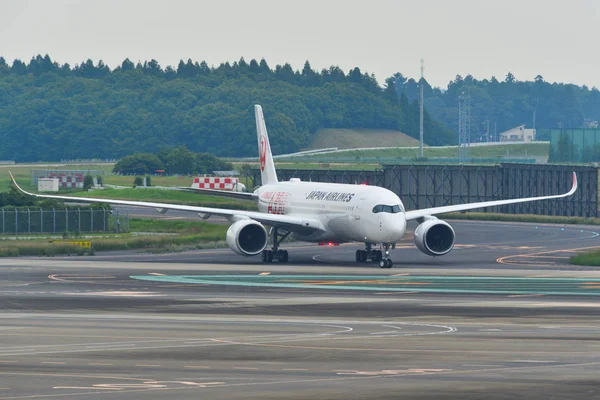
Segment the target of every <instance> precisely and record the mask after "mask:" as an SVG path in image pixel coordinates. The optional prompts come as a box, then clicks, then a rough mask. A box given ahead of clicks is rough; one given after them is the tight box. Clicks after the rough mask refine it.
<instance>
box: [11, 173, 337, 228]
mask: <svg viewBox="0 0 600 400" xmlns="http://www.w3.org/2000/svg"><path fill="white" fill-rule="evenodd" d="M9 175H10V179H11V180H12V183H13V185H15V187H16V188H17V189H18V190H19V191H21V192H22V193H24V194H26V195H28V196H34V197H38V198H43V199H57V200H65V201H75V202H85V203H106V204H113V205H117V206H134V207H148V208H156V210H157V211H158V212H160V213H164V212H166V211H167V210H178V211H189V212H195V213H197V214H198V215H199V216H200V217H201V218H203V219H207V218H208V217H210V216H211V215H217V216H222V217H225V218H227V219H228V220H229V221H230V222H235V221H237V220H240V219H252V220H254V221H257V222H260V223H261V224H265V225H268V226H272V227H276V228H282V229H284V230H287V231H291V232H298V231H299V232H314V231H324V230H325V227H324V226H323V224H322V223H321V221H319V220H318V219H316V218H304V217H295V216H291V215H279V214H266V213H261V212H258V211H243V210H227V209H222V208H212V207H197V206H186V205H181V204H168V203H154V202H147V201H131V200H113V199H100V198H92V197H72V196H55V195H49V194H34V193H29V192H27V191H25V190H23V189H22V188H21V187H20V186H19V185H18V184H17V182H16V181H15V178H14V177H13V175H12V173H11V172H9Z"/></svg>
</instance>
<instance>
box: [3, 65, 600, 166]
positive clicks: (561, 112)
mask: <svg viewBox="0 0 600 400" xmlns="http://www.w3.org/2000/svg"><path fill="white" fill-rule="evenodd" d="M423 85H424V94H425V118H424V120H425V129H424V132H425V143H426V144H429V145H447V144H456V142H457V135H456V132H457V129H458V99H459V96H461V95H463V94H465V95H467V94H468V95H469V96H470V98H471V134H472V141H479V140H488V139H489V136H490V135H492V134H493V132H494V128H495V130H496V131H497V133H500V132H502V131H504V130H507V129H510V128H513V127H515V126H518V125H521V124H526V125H527V126H528V127H532V126H533V125H534V123H535V127H536V128H537V129H538V138H540V139H548V138H547V137H546V136H545V134H544V130H545V129H550V128H559V127H563V128H580V127H587V126H595V124H596V123H597V121H599V120H600V91H598V89H597V88H595V87H592V88H588V87H587V86H585V85H584V86H577V85H572V84H563V83H550V82H546V81H545V80H544V78H543V77H542V76H541V75H538V76H536V77H535V79H534V80H533V81H522V80H519V79H517V77H515V76H514V75H513V74H512V73H510V72H509V73H508V74H507V75H506V76H505V77H504V78H503V79H501V80H499V79H496V77H491V78H490V79H487V78H486V79H476V78H474V77H473V76H472V75H466V76H465V77H463V76H461V75H457V76H456V78H455V79H454V80H452V81H451V82H449V84H448V85H447V87H445V88H438V87H432V86H431V85H430V84H429V83H428V82H427V81H426V80H423ZM418 94H419V81H418V80H415V79H412V78H408V77H405V76H404V75H402V74H401V73H396V74H394V75H392V76H391V77H389V78H387V79H386V80H385V82H384V84H383V85H379V83H378V82H377V80H376V79H375V77H374V76H373V75H372V74H369V73H367V72H363V71H361V69H360V68H358V67H355V68H352V69H350V70H349V71H344V70H342V69H341V68H339V67H337V66H331V67H329V68H326V69H322V70H321V71H317V70H314V69H313V68H312V67H311V65H310V63H309V62H308V61H307V62H306V63H305V64H304V66H303V67H302V69H300V70H295V69H294V68H292V66H291V65H290V64H287V63H286V64H284V65H276V66H275V67H274V68H272V67H271V66H269V64H268V63H267V61H266V60H264V59H262V60H260V61H257V60H250V62H247V61H246V60H244V59H243V58H241V59H240V60H238V61H235V62H233V63H229V62H225V63H221V64H220V65H218V66H209V65H208V64H207V63H206V62H204V61H202V62H194V61H192V60H187V61H183V60H182V61H180V62H179V64H178V65H177V66H176V67H171V66H167V67H164V68H163V67H162V66H161V65H160V64H159V63H158V62H157V61H156V60H150V61H144V62H137V63H134V62H132V61H130V60H129V59H126V60H124V61H123V62H122V63H121V64H120V65H118V66H116V67H115V68H112V69H111V68H109V67H108V66H107V65H106V64H104V63H103V62H102V61H101V60H100V61H98V62H94V61H92V60H89V59H88V60H86V61H84V62H82V63H80V64H77V65H74V66H71V65H69V64H59V63H57V62H55V61H53V60H52V59H51V58H50V56H49V55H45V56H42V55H38V56H35V57H33V58H32V59H31V60H30V61H29V62H28V63H26V62H23V61H21V60H14V61H13V62H12V64H9V63H7V62H6V60H5V59H4V58H2V57H0V140H2V144H3V145H2V146H0V159H14V160H16V161H53V160H59V159H70V158H122V157H124V156H126V155H130V154H132V153H134V152H146V153H158V152H160V151H164V150H168V149H171V148H175V147H178V146H185V147H186V148H187V149H189V150H190V151H192V152H195V153H201V152H206V153H211V154H214V155H217V156H233V157H239V156H255V155H256V133H255V124H254V115H253V108H252V106H253V105H254V104H262V105H263V108H264V111H265V118H266V119H267V127H268V129H269V132H270V136H271V144H272V147H273V151H274V153H276V154H283V153H289V152H294V151H298V150H301V149H303V148H306V147H307V146H308V145H309V143H310V141H311V137H312V135H313V134H314V133H315V132H316V131H317V130H318V129H320V128H375V129H397V130H400V131H403V132H404V133H406V134H408V135H409V136H412V137H414V138H418V136H419V104H418ZM534 121H535V122H534ZM486 133H487V134H488V135H487V137H484V136H485V134H486ZM375 145H385V144H383V143H374V146H375Z"/></svg>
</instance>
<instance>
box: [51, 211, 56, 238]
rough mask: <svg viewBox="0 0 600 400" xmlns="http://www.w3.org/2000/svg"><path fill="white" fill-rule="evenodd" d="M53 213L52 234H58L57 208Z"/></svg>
mask: <svg viewBox="0 0 600 400" xmlns="http://www.w3.org/2000/svg"><path fill="white" fill-rule="evenodd" d="M52 212H53V215H52V233H56V208H53V209H52Z"/></svg>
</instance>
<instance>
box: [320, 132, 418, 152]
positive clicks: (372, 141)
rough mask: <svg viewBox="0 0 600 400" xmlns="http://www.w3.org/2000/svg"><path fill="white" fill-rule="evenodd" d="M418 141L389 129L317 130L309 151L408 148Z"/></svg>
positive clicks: (415, 144)
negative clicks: (389, 147)
mask: <svg viewBox="0 0 600 400" xmlns="http://www.w3.org/2000/svg"><path fill="white" fill-rule="evenodd" d="M418 145H419V141H418V140H417V139H414V138H412V137H410V136H408V135H406V134H404V133H402V132H400V131H395V130H390V129H319V130H318V131H317V133H315V134H314V135H313V136H312V140H311V144H310V149H327V148H331V147H337V148H338V149H354V148H358V147H388V146H398V147H410V146H418Z"/></svg>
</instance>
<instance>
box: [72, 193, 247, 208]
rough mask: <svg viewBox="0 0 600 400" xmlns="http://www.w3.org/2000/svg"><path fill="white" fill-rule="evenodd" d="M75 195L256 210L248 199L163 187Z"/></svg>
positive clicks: (74, 194) (76, 194) (77, 194)
mask: <svg viewBox="0 0 600 400" xmlns="http://www.w3.org/2000/svg"><path fill="white" fill-rule="evenodd" d="M70 196H74V197H92V198H99V199H117V200H133V201H149V202H155V203H173V204H183V205H190V206H203V207H216V208H231V209H235V210H255V209H256V205H255V204H254V203H252V202H248V201H237V200H233V199H227V198H222V197H217V196H210V195H203V194H198V193H193V192H182V191H177V190H163V189H105V190H95V191H93V192H76V193H71V194H70Z"/></svg>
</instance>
